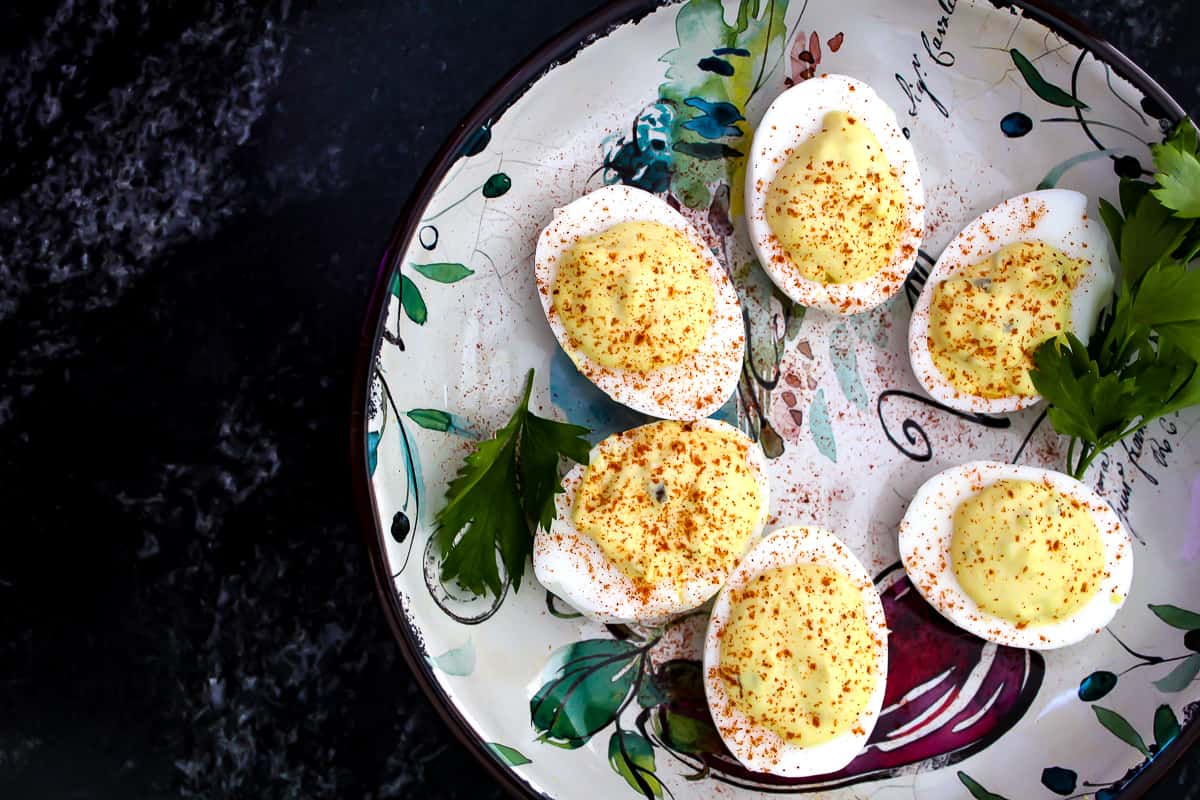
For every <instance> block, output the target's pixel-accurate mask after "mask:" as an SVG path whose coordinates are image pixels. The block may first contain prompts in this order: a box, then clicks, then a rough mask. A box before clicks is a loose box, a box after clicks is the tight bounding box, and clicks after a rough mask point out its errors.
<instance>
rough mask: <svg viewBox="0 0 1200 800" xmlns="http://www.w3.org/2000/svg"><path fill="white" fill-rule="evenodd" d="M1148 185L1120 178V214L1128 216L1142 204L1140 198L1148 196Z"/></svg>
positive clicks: (1143, 182)
mask: <svg viewBox="0 0 1200 800" xmlns="http://www.w3.org/2000/svg"><path fill="white" fill-rule="evenodd" d="M1150 188H1151V187H1150V184H1148V183H1146V182H1145V181H1135V180H1131V179H1129V178H1122V179H1121V184H1120V195H1121V213H1122V214H1124V215H1125V216H1127V217H1128V216H1130V215H1131V214H1133V212H1134V211H1136V210H1137V207H1138V205H1139V204H1141V202H1142V198H1143V197H1145V196H1146V195H1148V194H1150Z"/></svg>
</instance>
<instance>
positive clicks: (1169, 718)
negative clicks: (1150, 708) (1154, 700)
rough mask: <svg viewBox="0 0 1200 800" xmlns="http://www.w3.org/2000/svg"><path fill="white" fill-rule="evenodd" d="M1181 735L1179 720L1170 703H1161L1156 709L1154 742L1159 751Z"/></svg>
mask: <svg viewBox="0 0 1200 800" xmlns="http://www.w3.org/2000/svg"><path fill="white" fill-rule="evenodd" d="M1178 735H1179V720H1178V719H1177V718H1176V717H1175V712H1174V711H1172V710H1171V707H1170V706H1168V705H1161V706H1159V707H1158V708H1157V709H1155V711H1154V744H1155V745H1157V749H1158V751H1159V752H1161V751H1162V749H1163V748H1164V747H1166V746H1167V745H1168V744H1170V742H1171V740H1172V739H1174V738H1175V737H1176V736H1178Z"/></svg>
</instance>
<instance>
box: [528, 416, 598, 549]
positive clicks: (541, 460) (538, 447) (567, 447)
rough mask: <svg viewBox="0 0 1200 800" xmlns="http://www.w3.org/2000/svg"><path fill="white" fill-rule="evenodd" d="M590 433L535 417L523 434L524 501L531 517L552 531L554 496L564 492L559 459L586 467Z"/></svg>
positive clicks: (529, 421) (529, 420) (572, 426)
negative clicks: (563, 457) (566, 459)
mask: <svg viewBox="0 0 1200 800" xmlns="http://www.w3.org/2000/svg"><path fill="white" fill-rule="evenodd" d="M587 434H588V429H587V428H581V427H580V426H578V425H567V424H565V423H562V422H554V421H552V420H548V419H542V418H541V417H539V416H536V415H534V414H530V415H529V416H528V417H527V418H526V419H525V428H524V430H522V431H521V461H520V468H521V471H520V477H521V497H522V501H521V502H522V503H523V504H524V506H525V511H526V513H528V514H529V516H530V518H531V519H533V520H534V521H535V522H536V523H537V525H539V526H540V527H542V528H544V529H546V530H550V523H551V521H553V519H554V496H555V495H556V494H560V493H561V492H562V490H563V488H562V482H561V480H560V479H559V475H558V460H559V456H566V457H567V458H569V459H571V460H572V461H575V462H578V463H580V464H586V463H587V462H588V451H589V450H590V449H591V445H590V444H588V441H587V440H586V439H584V438H583V437H584V436H586V435H587Z"/></svg>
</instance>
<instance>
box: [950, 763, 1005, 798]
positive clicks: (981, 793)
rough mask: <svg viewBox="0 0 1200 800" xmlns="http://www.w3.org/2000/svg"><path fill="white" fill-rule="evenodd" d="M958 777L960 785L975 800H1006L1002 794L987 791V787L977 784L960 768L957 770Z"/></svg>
mask: <svg viewBox="0 0 1200 800" xmlns="http://www.w3.org/2000/svg"><path fill="white" fill-rule="evenodd" d="M958 779H959V781H961V782H962V785H963V786H965V787H967V791H968V792H970V793H971V797H974V798H975V800H1006V798H1005V797H1004V795H999V794H996V793H995V792H989V791H988V790H987V789H985V788H983V787H982V786H980V785H979V783H978V782H977V781H976V780H975V779H974V778H972V777H971V776H970V775H968V774H967V773H965V772H963V771H962V770H959V771H958Z"/></svg>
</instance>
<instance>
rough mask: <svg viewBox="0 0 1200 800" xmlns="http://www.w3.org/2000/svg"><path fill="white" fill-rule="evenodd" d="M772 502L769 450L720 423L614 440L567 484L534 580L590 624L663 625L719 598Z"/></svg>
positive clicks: (638, 432)
mask: <svg viewBox="0 0 1200 800" xmlns="http://www.w3.org/2000/svg"><path fill="white" fill-rule="evenodd" d="M769 492H770V486H769V483H768V480H767V472H766V463H765V459H764V457H763V454H762V451H761V449H760V448H759V447H758V445H757V444H755V443H754V442H753V441H751V440H750V439H749V438H748V437H747V436H746V435H745V434H744V433H742V432H741V431H739V430H738V429H737V428H734V427H733V426H732V425H728V424H726V423H724V422H719V421H716V420H707V419H706V420H698V421H695V422H676V421H668V420H664V421H660V422H652V423H649V424H647V425H642V426H640V427H637V428H634V429H632V430H629V431H625V432H624V433H618V434H614V435H612V436H609V437H608V438H606V439H604V440H602V441H601V442H600V443H599V444H597V445H596V446H595V447H594V448H592V451H591V454H590V457H589V462H588V464H587V466H583V465H579V466H576V467H575V468H574V469H572V470H571V471H570V472H568V473H567V475H566V477H565V478H564V479H563V492H562V494H559V495H558V496H557V497H556V498H555V509H556V517H555V519H554V522H553V523H552V524H551V526H550V530H548V531H547V530H541V529H539V530H538V532H537V535H536V536H535V537H534V541H533V571H534V574H535V575H536V576H537V579H538V581H540V582H541V584H542V586H544V587H545V588H546V589H547V590H549V591H550V592H553V593H554V594H556V595H558V596H559V597H561V598H562V599H563V600H564V601H565V602H567V603H568V604H570V605H571V606H573V607H574V608H576V609H577V610H579V611H580V612H581V613H583V614H584V615H586V616H588V617H590V618H592V619H595V620H598V621H600V622H623V623H631V622H632V623H645V624H654V623H658V622H662V621H664V620H666V619H668V618H670V617H672V616H674V615H676V614H679V613H682V612H684V611H688V610H690V609H693V608H696V607H697V606H699V605H701V604H703V603H704V602H705V601H706V600H708V599H709V598H710V597H712V596H713V595H714V594H716V593H717V591H718V590H719V589H720V588H721V585H722V584H724V583H725V580H726V578H727V577H728V576H729V573H730V572H732V571H733V569H734V567H735V566H737V563H738V560H739V559H741V557H742V555H743V554H744V553H745V552H746V550H747V549H748V548H749V547H750V546H751V545H752V544H753V542H754V541H755V540H756V539H757V538H758V535H759V534H760V533H761V532H762V527H763V523H764V522H765V521H766V517H767V506H768V501H769Z"/></svg>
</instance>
